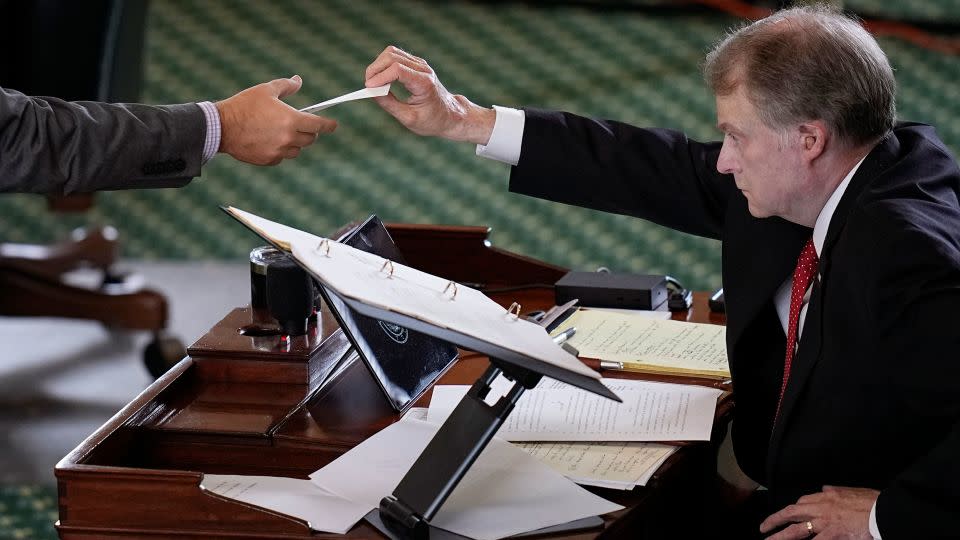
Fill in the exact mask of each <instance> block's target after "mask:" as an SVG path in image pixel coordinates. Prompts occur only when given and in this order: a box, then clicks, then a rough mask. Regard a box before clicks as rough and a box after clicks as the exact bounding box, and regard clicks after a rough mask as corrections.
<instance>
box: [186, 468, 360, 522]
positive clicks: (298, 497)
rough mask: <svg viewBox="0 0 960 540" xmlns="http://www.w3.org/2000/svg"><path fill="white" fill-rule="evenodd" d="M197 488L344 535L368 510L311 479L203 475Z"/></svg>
mask: <svg viewBox="0 0 960 540" xmlns="http://www.w3.org/2000/svg"><path fill="white" fill-rule="evenodd" d="M200 487H201V488H202V489H205V490H207V491H209V492H211V493H216V494H217V495H220V496H222V497H227V498H230V499H235V500H238V501H241V502H245V503H247V504H253V505H256V506H261V507H263V508H266V509H268V510H273V511H275V512H280V513H281V514H287V515H288V516H293V517H296V518H300V519H302V520H304V521H306V522H307V524H308V525H309V526H310V528H311V529H313V530H315V531H324V532H333V533H339V534H344V533H346V532H347V531H349V530H350V528H351V527H353V526H354V524H356V523H357V522H358V521H360V520H361V519H363V516H364V515H366V513H367V512H368V511H369V510H370V508H368V507H367V505H363V504H357V503H355V502H352V501H349V500H347V499H344V498H343V497H338V496H337V495H334V494H332V493H330V492H329V491H327V490H325V489H323V488H321V487H319V486H316V485H314V484H313V483H312V482H310V480H300V479H297V478H282V477H274V476H239V475H222V474H205V475H204V476H203V481H202V482H201V483H200Z"/></svg>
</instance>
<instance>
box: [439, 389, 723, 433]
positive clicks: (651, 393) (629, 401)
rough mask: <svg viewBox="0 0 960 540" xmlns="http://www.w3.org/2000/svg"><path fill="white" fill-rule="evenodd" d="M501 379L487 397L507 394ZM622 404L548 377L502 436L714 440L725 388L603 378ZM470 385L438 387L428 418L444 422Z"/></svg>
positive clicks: (492, 399) (527, 397) (531, 393)
mask: <svg viewBox="0 0 960 540" xmlns="http://www.w3.org/2000/svg"><path fill="white" fill-rule="evenodd" d="M500 381H502V379H500V378H498V379H497V381H496V382H495V384H494V385H492V387H491V389H490V393H489V394H488V396H487V401H488V402H490V403H492V402H495V401H496V400H497V399H498V398H499V397H500V396H502V395H504V393H505V390H506V388H508V387H509V385H510V384H512V383H509V382H505V384H501V382H500ZM601 382H602V383H603V384H604V385H605V386H607V387H608V388H610V389H611V390H613V391H614V392H616V393H617V395H619V396H620V398H621V399H623V402H622V403H617V402H615V401H611V400H608V399H603V398H601V397H599V396H595V395H593V394H588V393H587V392H583V391H581V390H579V389H577V388H574V387H572V386H570V385H567V384H563V383H561V382H557V381H554V380H551V379H543V380H542V381H541V383H540V384H539V385H537V387H536V388H533V389H532V390H528V391H526V392H525V393H524V394H523V395H522V396H521V397H520V399H519V401H517V405H516V408H515V409H514V410H513V412H511V413H510V416H508V417H507V420H506V422H504V424H503V426H501V427H500V431H498V432H497V435H498V436H499V437H501V438H503V439H506V440H508V441H536V442H543V441H562V442H571V441H581V442H597V441H709V440H710V434H711V432H712V430H713V419H714V416H715V414H716V409H717V398H718V397H720V395H721V394H722V391H721V390H718V389H716V388H710V387H706V386H692V385H685V384H667V383H656V382H649V381H633V380H628V379H602V380H601ZM468 389H469V387H468V386H461V385H438V386H435V387H434V389H433V397H432V399H431V401H430V409H429V411H428V413H427V420H429V421H430V422H433V423H437V424H441V423H443V421H444V420H446V418H447V417H448V416H449V415H450V413H451V412H453V409H454V407H456V406H457V403H459V402H460V400H461V399H462V398H463V396H464V395H465V394H466V393H467V390H468Z"/></svg>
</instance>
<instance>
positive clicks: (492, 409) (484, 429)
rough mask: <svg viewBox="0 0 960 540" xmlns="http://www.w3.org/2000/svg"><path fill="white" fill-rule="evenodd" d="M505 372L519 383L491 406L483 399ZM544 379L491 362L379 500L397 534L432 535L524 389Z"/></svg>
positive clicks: (388, 524)
mask: <svg viewBox="0 0 960 540" xmlns="http://www.w3.org/2000/svg"><path fill="white" fill-rule="evenodd" d="M498 364H499V365H498ZM504 367H505V368H506V369H504ZM500 373H503V374H504V376H506V377H507V378H509V379H511V380H513V381H514V384H513V387H512V388H511V389H510V392H509V393H507V395H506V396H504V397H502V398H500V399H499V400H498V401H497V402H496V403H495V404H494V405H492V406H491V405H487V403H486V402H484V398H486V397H487V393H488V392H489V391H490V385H491V384H492V383H493V381H494V379H496V378H497V375H499V374H500ZM541 377H542V375H540V374H539V373H533V372H531V371H529V370H525V369H523V368H519V367H517V366H513V365H510V364H501V363H499V362H496V361H495V360H491V362H490V367H488V368H487V370H486V371H485V372H484V373H483V375H481V376H480V378H479V379H477V382H475V383H473V386H471V387H470V390H469V391H468V392H467V395H466V396H464V398H463V399H462V400H461V401H460V403H459V404H458V405H457V407H456V408H455V409H454V410H453V413H452V414H451V415H450V416H449V417H448V418H447V420H446V421H445V422H444V423H443V425H442V426H441V427H440V430H439V431H437V434H436V435H434V437H433V439H432V440H431V441H430V443H429V444H428V445H427V447H426V448H425V449H424V450H423V453H422V454H420V457H419V458H417V461H416V462H415V463H414V464H413V466H412V467H410V470H409V471H408V472H407V474H406V476H404V477H403V480H401V481H400V483H399V484H398V485H397V487H396V489H394V491H393V494H392V495H390V496H388V497H385V498H384V499H383V500H382V501H380V518H381V520H382V521H383V522H384V524H385V525H386V527H387V529H388V530H389V533H392V534H391V536H392V537H394V538H429V537H430V536H431V535H430V526H429V521H430V520H431V519H432V518H433V516H435V515H436V513H437V511H438V510H439V509H440V507H441V506H442V505H443V503H444V502H445V501H446V500H447V497H449V496H450V493H452V492H453V489H454V488H455V487H456V486H457V484H458V483H459V482H460V480H461V479H462V478H463V475H465V474H466V473H467V471H468V470H469V469H470V467H471V466H472V465H473V462H474V461H476V460H477V458H478V457H479V456H480V453H481V452H483V449H484V448H486V446H487V443H489V442H490V439H492V438H493V436H494V435H495V434H496V433H497V430H498V429H500V426H501V425H502V424H503V422H504V420H506V419H507V416H508V415H509V414H510V411H512V410H513V407H514V406H515V405H516V404H517V400H518V399H520V396H521V395H523V391H524V390H526V389H527V388H533V387H534V386H536V385H537V383H538V382H540V378H541Z"/></svg>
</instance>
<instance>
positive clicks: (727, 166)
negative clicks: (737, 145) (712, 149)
mask: <svg viewBox="0 0 960 540" xmlns="http://www.w3.org/2000/svg"><path fill="white" fill-rule="evenodd" d="M717 171H719V172H720V174H733V173H735V172H739V171H738V169H737V163H736V160H735V159H734V157H733V156H732V155H731V152H730V150H729V149H728V148H727V144H726V143H724V144H723V146H721V147H720V156H719V157H718V158H717Z"/></svg>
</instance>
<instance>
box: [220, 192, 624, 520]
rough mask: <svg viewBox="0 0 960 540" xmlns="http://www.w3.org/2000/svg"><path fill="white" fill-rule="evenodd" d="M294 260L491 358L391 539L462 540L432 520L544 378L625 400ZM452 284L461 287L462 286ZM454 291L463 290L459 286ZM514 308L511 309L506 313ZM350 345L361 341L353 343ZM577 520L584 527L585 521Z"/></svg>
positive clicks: (393, 501) (434, 445)
mask: <svg viewBox="0 0 960 540" xmlns="http://www.w3.org/2000/svg"><path fill="white" fill-rule="evenodd" d="M222 208H223V210H224V211H225V212H227V214H228V215H230V216H231V217H234V218H235V219H237V220H238V221H239V222H240V223H241V224H243V225H244V226H246V227H248V228H250V230H252V231H253V232H254V233H256V234H258V235H259V236H261V237H262V238H264V239H265V240H267V241H268V242H270V243H271V244H273V245H274V246H275V247H277V248H278V249H282V250H285V251H289V249H288V248H287V247H285V246H281V245H279V242H278V241H277V240H276V239H274V238H271V237H269V236H268V235H266V234H264V233H263V232H262V231H260V230H258V229H257V228H256V227H253V226H251V225H250V224H248V223H247V222H246V221H244V220H243V219H241V218H240V217H238V216H237V215H235V214H234V213H232V212H231V211H230V209H228V208H225V207H222ZM261 219H262V218H261ZM321 245H322V244H321ZM318 248H319V246H318ZM327 255H328V256H329V246H327ZM293 260H294V261H296V262H297V264H299V265H300V266H301V267H303V269H304V270H306V271H307V272H308V273H310V274H311V275H313V277H314V278H316V279H317V281H319V282H320V283H321V284H322V285H324V286H326V287H327V289H328V290H327V291H326V292H327V294H328V295H329V296H331V297H336V298H337V299H338V300H339V301H340V302H342V303H343V304H345V305H347V306H349V307H350V308H352V309H353V310H355V311H356V312H358V313H360V314H362V315H366V316H367V317H372V318H374V319H378V320H383V321H387V322H391V323H393V324H396V325H399V326H402V327H405V328H408V329H410V330H415V331H418V332H421V333H423V334H426V335H428V336H433V337H435V338H438V339H440V340H443V341H446V342H449V343H453V344H455V345H458V346H460V347H462V348H465V349H470V350H474V351H476V352H479V353H482V354H484V355H486V356H487V358H489V359H490V367H488V368H487V370H486V371H485V372H484V373H483V375H481V376H480V378H479V379H477V381H476V382H475V383H473V385H472V386H471V387H470V390H469V391H468V392H467V395H466V396H464V398H463V399H462V400H461V401H460V403H459V404H457V407H456V408H455V409H454V410H453V413H451V414H450V416H449V417H448V418H447V420H446V421H445V422H444V423H443V425H442V426H440V429H439V430H438V431H437V434H436V435H434V437H433V439H432V440H431V441H430V442H429V443H428V444H427V447H426V448H425V449H424V450H423V452H422V453H421V454H420V457H418V458H417V461H416V462H414V464H413V466H412V467H410V470H409V471H407V474H406V476H404V477H403V479H402V480H401V481H400V483H399V484H398V485H397V487H396V488H395V489H394V491H393V494H392V495H390V496H387V497H385V498H384V499H383V500H381V501H380V512H379V518H380V521H382V524H383V525H384V526H385V529H386V530H384V531H383V532H384V533H385V534H387V535H389V536H391V537H392V538H397V539H421V538H430V537H431V531H437V532H434V533H433V534H432V536H433V537H434V538H440V537H445V538H451V537H455V535H454V536H451V535H450V533H448V532H447V531H440V530H439V529H434V528H433V527H432V526H431V525H430V520H431V519H432V518H433V517H434V516H435V515H436V513H437V511H438V510H439V509H440V507H441V506H442V505H443V503H444V502H445V501H446V500H447V497H449V496H450V494H451V493H452V492H453V490H454V488H455V487H456V486H457V484H458V483H459V482H460V480H461V479H462V478H463V476H464V475H465V474H466V473H467V471H468V470H469V469H470V467H471V466H472V465H473V463H474V462H475V461H476V460H477V458H478V457H479V456H480V453H481V452H483V449H484V448H486V446H487V444H488V443H489V442H490V439H492V438H493V436H494V435H495V434H496V433H497V430H499V429H500V426H501V425H503V422H504V420H506V419H507V416H509V415H510V412H511V411H513V408H514V406H515V405H516V404H517V400H519V399H520V396H521V395H523V392H524V390H526V389H527V388H533V387H534V386H536V385H537V383H538V382H540V379H541V378H542V377H543V376H544V375H546V376H548V377H551V378H554V379H556V380H558V381H561V382H565V383H568V384H570V385H573V386H576V387H579V388H582V389H584V390H587V391H590V392H593V393H594V394H597V395H600V396H603V397H606V398H610V399H614V400H616V401H620V398H619V397H617V395H616V394H615V393H614V392H612V391H611V390H610V389H609V388H607V387H606V386H604V385H603V384H602V383H601V382H600V381H599V380H598V379H596V378H593V377H589V376H587V375H584V374H582V373H577V372H575V371H571V370H569V369H567V368H564V367H562V366H559V365H556V364H554V363H551V362H547V361H544V360H540V359H538V358H537V357H534V356H529V355H528V354H525V353H523V352H520V351H517V350H513V349H508V348H506V347H504V346H502V345H500V344H498V343H496V342H493V341H488V340H485V339H481V338H479V337H476V336H474V335H470V334H466V333H462V332H459V331H457V330H454V329H452V328H445V327H441V326H437V325H435V324H432V323H430V322H427V321H424V320H422V319H418V318H416V317H413V316H410V315H406V314H404V313H400V312H397V311H391V310H390V309H387V308H384V307H379V306H375V305H371V304H367V303H364V302H363V301H361V300H358V299H356V298H350V297H346V296H343V295H341V294H340V293H339V292H338V291H337V290H336V288H335V287H333V286H331V285H330V284H328V283H326V281H325V280H324V279H322V277H321V276H318V275H316V274H315V273H314V272H313V271H312V270H311V269H310V268H309V267H308V266H307V265H305V264H303V263H302V262H301V261H300V260H298V259H297V258H296V257H293ZM391 274H392V268H391ZM451 284H453V282H451ZM453 285H454V287H455V286H456V284H453ZM455 290H456V288H454V291H455ZM516 307H517V314H514V317H515V318H516V317H517V316H518V315H519V305H516ZM511 310H512V308H511ZM511 310H507V314H509V313H510V311H511ZM343 330H344V332H348V331H349V329H348V328H343ZM351 341H354V340H353V339H351ZM571 358H574V357H571ZM501 373H502V374H503V375H504V376H505V377H506V378H507V379H509V380H511V381H513V387H511V389H510V391H509V392H508V393H507V395H506V396H504V397H502V398H500V399H499V400H497V402H496V403H495V404H493V405H488V404H487V403H486V402H485V401H484V398H485V397H486V396H487V394H488V393H489V392H490V385H491V384H492V383H493V381H494V379H496V378H497V376H498V375H500V374H501ZM371 523H372V524H374V525H375V526H376V525H377V523H376V521H375V520H372V521H371ZM576 523H579V521H578V522H576ZM578 528H579V527H578Z"/></svg>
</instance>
